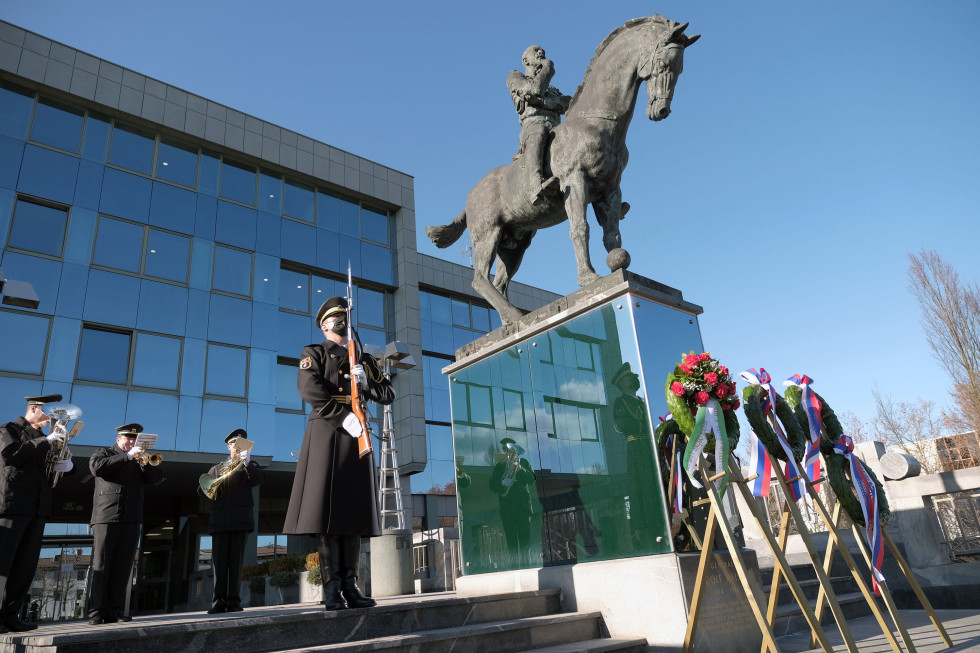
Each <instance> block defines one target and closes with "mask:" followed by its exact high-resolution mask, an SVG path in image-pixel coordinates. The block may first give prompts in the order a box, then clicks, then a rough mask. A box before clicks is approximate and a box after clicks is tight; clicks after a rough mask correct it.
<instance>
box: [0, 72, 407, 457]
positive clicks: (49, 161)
mask: <svg viewBox="0 0 980 653" xmlns="http://www.w3.org/2000/svg"><path fill="white" fill-rule="evenodd" d="M161 131H162V130H161ZM203 145H204V144H202V143H196V144H195V143H194V142H193V141H192V140H191V139H188V140H187V141H186V142H182V141H180V140H178V139H174V138H172V137H170V136H168V135H164V134H161V133H160V131H155V130H152V129H148V128H147V127H146V125H144V124H135V123H132V124H131V123H129V122H127V121H126V120H125V119H122V118H117V117H109V116H104V115H100V114H98V113H95V112H93V111H91V110H86V109H83V108H81V107H72V106H67V105H65V104H62V103H59V102H57V101H55V100H54V99H52V98H49V97H47V96H46V94H45V93H43V92H34V91H32V90H28V89H26V88H22V87H19V86H17V85H14V84H9V83H4V84H3V85H2V86H0V238H2V242H3V254H2V260H0V265H2V267H3V269H4V270H5V272H6V274H7V276H8V277H9V278H16V279H22V280H27V281H29V282H30V283H31V284H32V285H33V286H34V289H35V291H36V292H37V294H38V296H39V297H40V298H41V303H40V306H39V307H38V308H37V309H36V310H27V309H18V308H8V307H6V306H5V307H3V309H0V337H2V338H3V342H4V347H3V348H2V352H0V414H2V415H4V416H10V418H12V416H15V415H18V414H20V413H21V412H22V411H23V405H22V404H23V399H22V397H23V396H25V395H29V394H38V393H42V392H44V393H53V392H57V393H61V394H62V395H64V397H65V400H66V401H71V402H72V403H74V404H77V405H78V406H80V407H82V409H83V410H84V413H85V415H84V418H85V421H86V427H85V429H84V430H83V431H82V433H81V434H80V435H79V436H78V438H77V442H76V444H79V445H86V444H88V445H100V446H101V445H105V444H109V443H111V442H112V441H113V439H114V430H113V429H114V427H115V426H117V425H119V424H123V423H126V422H131V421H137V422H140V423H142V424H143V425H144V427H145V428H146V430H147V431H148V432H151V433H157V434H159V436H160V440H159V441H158V445H157V448H158V449H164V450H166V449H176V450H180V451H185V452H223V451H224V449H225V447H224V443H223V437H224V435H225V434H227V433H228V432H229V431H231V430H233V429H234V428H239V427H244V428H246V429H247V430H248V431H249V434H250V437H251V438H252V439H254V440H255V442H256V446H255V450H254V453H255V454H256V455H261V456H272V458H273V460H282V461H290V460H292V458H291V457H290V451H292V450H295V449H298V448H299V445H300V442H301V440H302V434H303V423H304V422H305V414H306V412H305V411H308V410H309V407H308V406H304V404H303V403H302V402H301V401H300V399H299V396H298V394H297V392H296V385H295V370H296V364H297V362H298V361H297V357H298V354H299V352H300V351H301V350H302V348H303V346H304V345H306V344H309V343H311V342H319V341H321V340H322V335H321V334H320V332H319V330H318V329H317V328H316V327H315V325H314V324H313V320H312V314H313V313H315V311H316V309H317V308H318V307H319V305H320V303H321V302H322V301H323V300H325V299H326V298H328V297H330V296H332V295H335V294H343V293H344V289H345V278H346V273H347V264H348V261H350V265H351V270H352V273H353V276H354V277H355V286H356V288H355V293H356V295H355V305H356V313H357V315H356V324H357V327H358V329H359V331H360V334H361V337H362V339H363V340H364V341H365V342H366V343H372V344H377V345H380V346H382V347H383V346H384V345H385V344H386V343H387V342H388V341H390V340H392V339H393V331H392V326H391V320H392V318H391V315H392V311H393V305H392V294H393V291H394V290H395V287H394V285H393V283H394V273H393V253H392V249H391V243H392V237H391V230H392V218H391V216H390V212H389V209H386V208H385V207H383V206H370V205H367V204H364V203H363V202H362V201H359V200H357V199H355V198H353V197H347V196H344V195H343V194H340V193H337V192H336V191H335V190H334V189H332V188H328V187H326V186H322V187H321V186H319V185H317V184H315V183H308V182H307V181H304V180H300V179H294V178H291V177H290V176H289V174H284V173H282V172H278V171H275V170H273V169H272V168H273V167H272V166H269V165H265V166H261V167H260V166H258V165H254V164H252V163H250V162H248V161H247V160H245V157H242V158H240V159H236V158H235V157H234V156H231V155H227V154H224V153H217V152H212V151H209V150H208V149H207V148H206V147H203Z"/></svg>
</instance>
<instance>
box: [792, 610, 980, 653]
mask: <svg viewBox="0 0 980 653" xmlns="http://www.w3.org/2000/svg"><path fill="white" fill-rule="evenodd" d="M900 614H901V615H902V620H903V621H904V622H905V627H906V628H908V631H909V635H911V636H912V643H913V645H914V646H915V649H916V651H918V653H933V651H955V652H956V653H961V652H963V651H971V652H974V653H980V611H975V610H938V611H937V614H938V615H939V619H940V620H941V621H942V624H943V626H944V627H945V628H946V632H947V633H949V638H950V639H951V640H953V647H952V648H946V643H945V642H943V640H942V638H941V637H940V636H939V632H938V631H937V630H936V627H935V626H933V624H932V622H931V621H930V620H929V616H928V615H927V614H926V613H925V611H924V610H902V611H900ZM847 625H848V626H849V627H850V629H851V634H852V635H853V636H854V641H855V642H856V643H857V646H858V650H859V651H860V652H861V653H887V652H890V651H892V647H891V645H890V644H889V643H888V640H887V639H885V636H884V635H883V634H882V633H881V629H880V628H879V627H878V622H877V621H876V620H875V618H874V617H873V616H868V617H861V618H860V619H852V620H851V621H848V622H847ZM824 628H825V630H826V632H827V637H828V638H829V639H830V642H831V644H833V645H834V651H846V650H847V648H846V647H845V646H844V640H843V639H842V638H841V636H840V633H839V632H838V631H837V629H836V626H834V625H829V626H824ZM809 638H810V634H809V633H800V634H798V635H787V636H786V637H782V638H780V639H779V640H777V641H778V643H779V648H780V650H781V651H782V653H801V652H802V651H810V650H811V649H810V643H809ZM895 639H897V640H898V642H899V644H902V638H901V637H900V636H899V635H898V632H897V631H895ZM818 650H819V649H818Z"/></svg>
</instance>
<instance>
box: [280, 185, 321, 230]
mask: <svg viewBox="0 0 980 653" xmlns="http://www.w3.org/2000/svg"><path fill="white" fill-rule="evenodd" d="M282 213H283V215H287V216H289V217H291V218H296V219H297V220H302V221H303V222H310V223H312V222H313V187H312V186H306V185H304V184H299V183H296V182H292V181H287V182H286V192H285V195H284V201H283V211H282Z"/></svg>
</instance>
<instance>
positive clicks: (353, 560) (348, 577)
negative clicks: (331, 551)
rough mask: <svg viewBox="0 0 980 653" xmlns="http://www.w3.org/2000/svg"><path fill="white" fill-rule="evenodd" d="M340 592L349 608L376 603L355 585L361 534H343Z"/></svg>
mask: <svg viewBox="0 0 980 653" xmlns="http://www.w3.org/2000/svg"><path fill="white" fill-rule="evenodd" d="M341 555H342V558H341V566H342V567H343V573H342V575H341V578H342V580H341V585H340V587H341V592H342V593H343V595H344V600H345V601H347V606H348V607H351V608H371V607H374V606H376V605H377V604H378V602H377V601H375V600H374V599H372V598H370V597H367V596H364V593H363V592H361V590H360V589H359V588H358V587H357V568H358V563H359V562H360V559H361V536H360V535H344V537H343V551H342V552H341Z"/></svg>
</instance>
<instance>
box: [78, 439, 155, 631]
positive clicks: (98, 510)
mask: <svg viewBox="0 0 980 653" xmlns="http://www.w3.org/2000/svg"><path fill="white" fill-rule="evenodd" d="M116 431H117V432H118V434H117V435H116V444H114V445H113V446H111V447H103V448H101V449H98V450H96V452H95V453H93V454H92V457H91V458H90V459H89V469H90V470H91V471H92V475H93V476H95V497H94V499H93V501H92V520H91V523H92V531H93V532H94V534H95V542H94V545H93V548H92V588H91V593H90V596H89V603H88V616H89V623H90V624H92V625H98V624H111V623H115V622H117V621H130V620H131V617H129V616H127V615H125V614H124V613H123V610H124V608H125V605H126V593H127V592H128V590H129V581H130V574H131V572H132V569H133V559H134V557H135V555H136V547H137V546H138V545H139V536H140V525H141V524H142V523H143V488H144V487H146V486H147V485H156V484H157V483H159V482H160V481H161V480H163V473H162V472H161V471H160V468H159V467H154V466H151V465H143V464H140V459H139V458H138V456H139V454H141V453H143V450H142V449H141V448H140V447H137V446H136V436H137V435H139V434H140V433H141V432H142V431H143V427H142V426H140V425H139V424H125V425H123V426H119V427H117V428H116Z"/></svg>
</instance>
